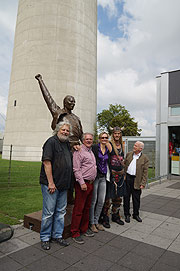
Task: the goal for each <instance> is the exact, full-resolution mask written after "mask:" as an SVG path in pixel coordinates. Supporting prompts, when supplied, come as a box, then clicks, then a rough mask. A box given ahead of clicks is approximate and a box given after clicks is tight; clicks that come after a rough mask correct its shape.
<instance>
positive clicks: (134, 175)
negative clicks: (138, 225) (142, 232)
mask: <svg viewBox="0 0 180 271" xmlns="http://www.w3.org/2000/svg"><path fill="white" fill-rule="evenodd" d="M143 148H144V143H143V142H140V141H137V142H136V143H135V144H134V147H133V151H132V152H128V153H127V155H126V158H125V161H124V164H125V173H126V180H125V182H126V190H127V191H126V195H125V196H124V215H125V221H126V223H129V222H130V216H131V215H130V197H131V194H132V202H133V218H134V219H136V220H137V221H138V222H142V219H141V218H140V217H139V208H140V196H141V189H143V188H144V187H145V185H146V182H147V177H148V164H149V159H148V158H147V156H146V155H145V154H143V153H142V150H143Z"/></svg>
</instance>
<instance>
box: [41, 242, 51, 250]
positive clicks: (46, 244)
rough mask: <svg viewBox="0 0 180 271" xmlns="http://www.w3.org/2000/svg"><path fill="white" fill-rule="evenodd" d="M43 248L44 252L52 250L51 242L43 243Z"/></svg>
mask: <svg viewBox="0 0 180 271" xmlns="http://www.w3.org/2000/svg"><path fill="white" fill-rule="evenodd" d="M41 247H42V248H43V249H44V250H50V248H51V247H50V243H49V241H41Z"/></svg>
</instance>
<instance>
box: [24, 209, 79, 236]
mask: <svg viewBox="0 0 180 271" xmlns="http://www.w3.org/2000/svg"><path fill="white" fill-rule="evenodd" d="M73 207H74V205H71V204H68V205H67V208H66V215H65V217H64V232H63V238H64V239H66V238H68V237H70V236H71V232H70V229H71V217H72V211H73ZM41 217H42V211H38V212H34V213H31V214H27V215H24V227H25V228H28V229H31V230H33V231H36V232H40V230H41Z"/></svg>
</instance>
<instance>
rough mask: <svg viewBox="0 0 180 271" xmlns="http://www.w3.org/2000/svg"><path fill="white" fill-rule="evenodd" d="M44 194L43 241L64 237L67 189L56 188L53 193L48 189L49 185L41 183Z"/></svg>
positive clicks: (41, 234)
mask: <svg viewBox="0 0 180 271" xmlns="http://www.w3.org/2000/svg"><path fill="white" fill-rule="evenodd" d="M41 191H42V196H43V210H42V221H41V232H40V239H41V241H49V240H50V239H51V237H52V238H62V234H63V230H64V216H65V214H66V206H67V190H64V191H59V190H56V191H55V192H54V193H53V194H50V193H49V191H48V186H47V185H44V184H41Z"/></svg>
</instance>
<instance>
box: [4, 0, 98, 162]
mask: <svg viewBox="0 0 180 271" xmlns="http://www.w3.org/2000/svg"><path fill="white" fill-rule="evenodd" d="M38 73H40V74H42V76H43V79H44V81H45V83H46V85H47V87H48V89H49V91H50V93H51V95H52V96H53V98H54V100H55V101H56V103H57V104H58V105H59V106H60V107H63V104H62V101H63V98H64V97H65V96H66V95H72V96H74V97H75V100H76V106H75V109H74V110H73V113H75V114H76V115H77V116H78V117H79V118H80V119H81V122H82V125H83V130H84V131H85V132H87V131H89V132H93V130H94V124H95V121H96V108H97V0H76V1H74V0H38V1H32V0H19V6H18V14H17V23H16V31H15V40H14V51H13V60H12V69H11V78H10V89H9V97H8V109H7V116H6V126H5V134H4V147H3V158H8V157H9V149H10V145H12V150H13V152H12V159H16V160H40V157H41V148H42V145H43V142H44V141H45V140H46V139H47V138H48V137H49V136H51V135H52V130H51V127H50V126H51V121H52V117H51V114H50V112H49V110H48V108H47V106H46V103H45V101H44V99H43V97H42V94H41V91H40V88H39V85H38V82H37V81H36V80H35V78H34V76H35V75H36V74H38Z"/></svg>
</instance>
